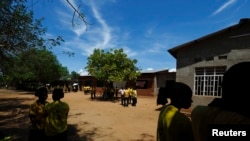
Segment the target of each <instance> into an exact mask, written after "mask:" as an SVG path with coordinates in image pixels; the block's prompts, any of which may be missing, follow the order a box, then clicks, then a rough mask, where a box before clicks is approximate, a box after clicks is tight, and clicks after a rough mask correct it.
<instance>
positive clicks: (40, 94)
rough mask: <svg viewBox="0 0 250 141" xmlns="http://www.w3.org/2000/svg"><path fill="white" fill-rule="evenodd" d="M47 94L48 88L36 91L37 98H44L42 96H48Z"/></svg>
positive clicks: (40, 88)
mask: <svg viewBox="0 0 250 141" xmlns="http://www.w3.org/2000/svg"><path fill="white" fill-rule="evenodd" d="M47 94H48V90H47V88H46V87H39V88H37V89H36V91H35V96H37V97H39V96H42V95H47Z"/></svg>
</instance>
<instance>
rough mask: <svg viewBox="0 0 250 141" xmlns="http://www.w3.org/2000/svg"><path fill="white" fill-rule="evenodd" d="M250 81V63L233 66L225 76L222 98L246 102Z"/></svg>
mask: <svg viewBox="0 0 250 141" xmlns="http://www.w3.org/2000/svg"><path fill="white" fill-rule="evenodd" d="M249 80H250V62H240V63H237V64H235V65H233V66H231V67H230V68H229V69H228V70H227V71H226V72H225V73H224V76H223V80H222V92H223V93H222V98H225V99H230V100H231V99H235V98H236V99H241V100H244V99H245V98H246V96H247V95H246V92H248V91H249V87H250V85H249V82H248V81H249Z"/></svg>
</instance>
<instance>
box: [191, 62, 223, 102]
mask: <svg viewBox="0 0 250 141" xmlns="http://www.w3.org/2000/svg"><path fill="white" fill-rule="evenodd" d="M225 71H226V66H220V67H199V68H195V76H194V77H195V78H194V81H195V89H194V90H195V91H194V94H195V95H198V96H214V97H220V96H221V95H222V89H221V82H222V78H223V74H224V72H225Z"/></svg>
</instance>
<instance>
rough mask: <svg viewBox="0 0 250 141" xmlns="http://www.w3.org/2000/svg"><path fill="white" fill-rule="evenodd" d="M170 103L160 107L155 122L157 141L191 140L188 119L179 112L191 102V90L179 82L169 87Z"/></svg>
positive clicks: (190, 127)
mask: <svg viewBox="0 0 250 141" xmlns="http://www.w3.org/2000/svg"><path fill="white" fill-rule="evenodd" d="M168 91H170V92H172V93H169V95H168V96H169V98H170V101H171V102H170V104H169V105H165V106H163V107H162V108H161V111H160V114H159V118H158V124H157V141H193V140H194V137H193V132H192V124H191V121H190V119H189V118H188V117H187V116H186V115H185V114H183V113H181V112H180V110H181V109H182V108H184V109H188V108H189V107H190V106H191V103H192V90H191V88H190V87H189V86H187V85H186V84H184V83H181V82H175V84H174V85H173V87H172V88H169V90H168Z"/></svg>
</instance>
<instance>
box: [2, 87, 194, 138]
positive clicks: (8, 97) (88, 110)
mask: <svg viewBox="0 0 250 141" xmlns="http://www.w3.org/2000/svg"><path fill="white" fill-rule="evenodd" d="M35 100H36V97H35V96H34V95H33V93H30V92H23V91H15V90H5V89H0V119H1V120H0V131H1V132H2V133H3V134H4V135H6V136H11V138H12V141H13V140H15V141H26V140H27V137H28V134H29V127H30V122H29V117H28V108H29V105H30V104H31V103H32V102H34V101H35ZM48 101H50V102H51V101H52V99H51V94H49V98H48ZM62 101H65V102H67V103H68V104H69V106H70V112H69V117H68V128H69V132H68V136H69V141H155V140H156V127H157V120H158V114H159V109H160V108H161V106H160V105H158V106H157V105H156V97H145V96H144V97H142V96H139V97H138V103H137V105H136V106H135V107H134V106H131V105H129V106H128V107H123V106H122V105H121V102H120V99H117V100H103V99H102V98H101V95H97V98H96V99H95V100H91V98H90V94H84V93H83V91H78V92H71V93H65V97H64V98H63V99H62ZM183 112H185V113H187V114H189V113H190V110H186V111H183Z"/></svg>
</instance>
